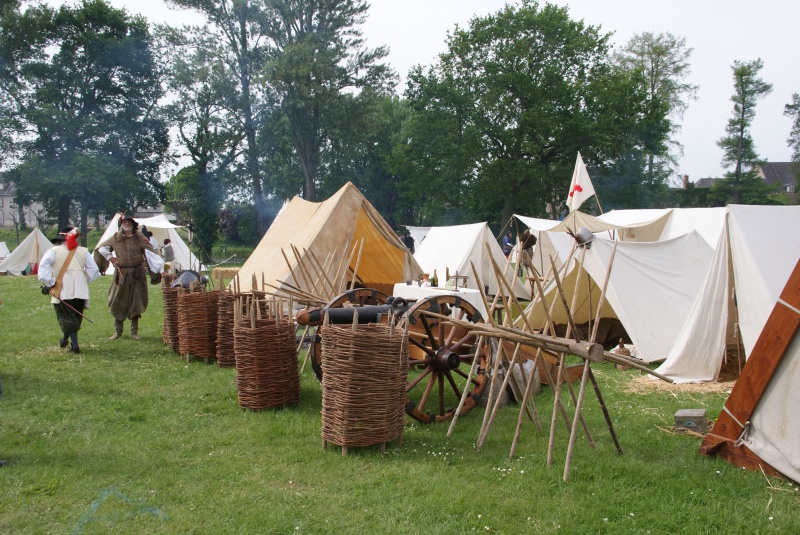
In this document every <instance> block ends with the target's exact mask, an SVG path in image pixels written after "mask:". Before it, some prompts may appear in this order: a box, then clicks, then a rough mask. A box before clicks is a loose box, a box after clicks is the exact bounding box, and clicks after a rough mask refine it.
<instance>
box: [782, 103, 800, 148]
mask: <svg viewBox="0 0 800 535" xmlns="http://www.w3.org/2000/svg"><path fill="white" fill-rule="evenodd" d="M783 114H784V115H786V116H787V117H789V118H791V119H792V131H791V133H790V134H789V139H787V140H786V142H787V143H788V144H789V147H790V148H791V149H792V161H793V162H795V163H798V164H800V94H798V93H793V94H792V102H791V103H790V104H787V105H786V106H784V109H783Z"/></svg>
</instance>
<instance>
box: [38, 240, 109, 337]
mask: <svg viewBox="0 0 800 535" xmlns="http://www.w3.org/2000/svg"><path fill="white" fill-rule="evenodd" d="M78 236H80V233H79V232H78V229H77V228H72V227H66V228H64V229H62V230H61V233H59V235H58V236H56V237H55V238H53V239H52V240H51V241H52V243H53V244H54V247H52V248H51V249H50V250H49V251H47V252H46V253H45V254H44V256H43V257H42V260H41V262H39V280H40V281H42V282H43V283H44V284H45V286H46V287H45V288H44V290H47V292H48V293H49V295H50V302H51V303H52V304H53V308H54V309H55V311H56V318H57V319H58V326H59V327H61V332H62V333H63V335H62V336H61V339H60V340H59V341H58V346H59V347H61V348H65V347H67V342H69V343H70V349H69V351H70V353H80V352H81V349H80V346H79V345H78V331H79V330H80V328H81V324H82V323H83V316H82V314H83V311H84V310H85V309H86V308H89V283H90V282H92V281H94V280H97V278H98V277H99V276H100V270H99V268H98V267H97V264H96V263H95V261H94V259H93V258H92V255H91V254H89V251H88V249H86V247H80V246H78Z"/></svg>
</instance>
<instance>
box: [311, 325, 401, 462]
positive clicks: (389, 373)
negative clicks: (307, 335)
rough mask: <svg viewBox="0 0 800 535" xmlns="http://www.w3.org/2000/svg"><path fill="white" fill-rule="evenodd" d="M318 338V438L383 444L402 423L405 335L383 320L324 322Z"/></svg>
mask: <svg viewBox="0 0 800 535" xmlns="http://www.w3.org/2000/svg"><path fill="white" fill-rule="evenodd" d="M320 336H321V338H322V369H323V374H322V440H323V445H324V444H326V443H328V442H330V443H332V444H336V445H338V446H342V448H343V449H342V453H343V454H345V453H346V448H347V447H350V446H371V445H374V444H382V445H384V444H385V443H386V442H389V441H391V440H394V439H397V438H401V437H402V434H403V426H404V425H405V410H404V407H405V400H406V381H407V378H408V338H407V337H405V336H404V333H403V332H401V331H396V332H395V333H392V332H391V331H390V329H389V327H388V326H386V325H358V326H357V330H354V329H353V326H351V325H344V326H342V325H325V326H323V327H322V328H320Z"/></svg>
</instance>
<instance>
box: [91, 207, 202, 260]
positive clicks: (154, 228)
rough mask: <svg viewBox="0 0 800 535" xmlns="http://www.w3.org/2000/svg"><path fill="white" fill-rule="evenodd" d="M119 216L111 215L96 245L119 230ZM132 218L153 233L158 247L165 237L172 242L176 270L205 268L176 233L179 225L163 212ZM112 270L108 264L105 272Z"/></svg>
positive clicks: (161, 244) (162, 243)
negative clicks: (152, 215)
mask: <svg viewBox="0 0 800 535" xmlns="http://www.w3.org/2000/svg"><path fill="white" fill-rule="evenodd" d="M120 217H121V214H114V217H112V218H111V221H109V222H108V226H107V227H106V230H105V232H103V236H102V237H101V238H100V241H98V242H97V244H98V245H99V244H101V243H103V242H104V241H106V240H107V239H109V238H110V237H111V236H113V235H114V233H115V232H117V231H118V230H119V218H120ZM134 219H135V220H136V222H137V223H139V229H141V228H142V226H143V225H144V226H146V227H147V230H149V231H150V232H152V233H153V236H155V238H156V240H158V245H159V247H161V246H163V245H164V240H165V239H169V241H170V243H171V244H172V250H173V251H174V253H175V262H174V265H175V269H176V270H177V269H181V270H183V269H193V270H195V271H203V270H205V266H203V265H202V264H201V263H200V260H199V259H198V258H197V257H196V256H195V255H194V254H192V251H191V250H190V249H189V246H188V245H186V242H184V241H183V239H182V238H181V236H180V234H178V232H177V230H176V229H179V228H181V226H180V225H175V224H173V223H170V221H169V220H168V219H167V218H166V216H165V215H164V214H161V215H157V216H154V217H137V218H134ZM113 272H114V267H113V266H110V265H109V266H108V270H107V271H106V273H113Z"/></svg>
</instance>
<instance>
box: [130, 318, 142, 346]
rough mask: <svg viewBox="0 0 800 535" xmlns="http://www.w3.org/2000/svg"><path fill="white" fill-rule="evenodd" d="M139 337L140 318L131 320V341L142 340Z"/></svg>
mask: <svg viewBox="0 0 800 535" xmlns="http://www.w3.org/2000/svg"><path fill="white" fill-rule="evenodd" d="M141 339H142V338H141V336H139V318H138V316H137V317H135V318H133V319H131V340H141Z"/></svg>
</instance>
